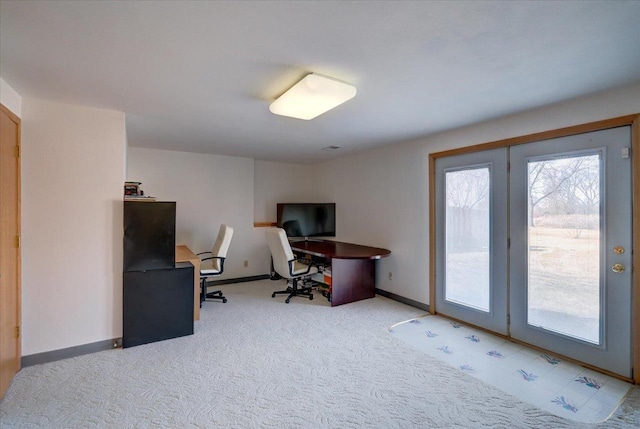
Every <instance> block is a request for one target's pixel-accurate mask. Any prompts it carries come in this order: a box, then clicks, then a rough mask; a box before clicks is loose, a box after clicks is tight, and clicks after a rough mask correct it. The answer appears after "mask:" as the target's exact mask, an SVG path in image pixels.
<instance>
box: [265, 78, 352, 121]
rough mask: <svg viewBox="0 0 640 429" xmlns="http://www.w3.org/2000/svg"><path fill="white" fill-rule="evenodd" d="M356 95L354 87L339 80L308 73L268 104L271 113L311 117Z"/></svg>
mask: <svg viewBox="0 0 640 429" xmlns="http://www.w3.org/2000/svg"><path fill="white" fill-rule="evenodd" d="M355 95H356V88H355V87H354V86H352V85H349V84H347V83H344V82H340V81H339V80H335V79H332V78H330V77H325V76H322V75H319V74H314V73H310V74H308V75H306V76H305V77H303V78H302V80H300V81H299V82H298V83H296V84H295V85H293V86H292V87H291V88H289V90H288V91H287V92H285V93H284V94H282V95H281V96H280V97H278V98H277V99H276V101H274V102H273V103H271V105H270V106H269V110H270V111H271V113H275V114H276V115H282V116H289V117H291V118H297V119H305V120H307V121H308V120H309V119H313V118H315V117H316V116H320V115H322V114H323V113H324V112H326V111H328V110H331V109H333V108H334V107H336V106H339V105H341V104H342V103H344V102H345V101H347V100H350V99H352V98H353V97H355Z"/></svg>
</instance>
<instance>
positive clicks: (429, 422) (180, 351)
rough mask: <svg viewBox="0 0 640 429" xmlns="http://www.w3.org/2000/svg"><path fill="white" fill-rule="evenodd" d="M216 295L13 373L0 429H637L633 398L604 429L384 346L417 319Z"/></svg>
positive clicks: (638, 395) (373, 306)
mask: <svg viewBox="0 0 640 429" xmlns="http://www.w3.org/2000/svg"><path fill="white" fill-rule="evenodd" d="M282 286H283V282H271V281H269V280H264V281H259V282H252V283H242V284H235V285H227V286H224V287H223V289H224V291H225V295H226V296H227V298H229V302H228V303H226V304H222V303H219V302H207V303H205V304H204V306H203V309H202V318H201V321H200V322H197V323H196V333H195V334H194V335H193V336H189V337H184V338H179V339H174V340H169V341H163V342H158V343H153V344H148V345H145V346H139V347H133V348H130V349H124V350H111V351H105V352H101V353H94V354H91V355H86V356H80V357H76V358H72V359H67V360H63V361H58V362H53V363H49V364H45V365H38V366H33V367H29V368H25V369H24V370H22V371H21V372H20V373H19V374H18V375H17V376H16V378H15V379H14V381H13V384H12V386H11V387H10V389H9V391H8V392H7V394H6V395H5V398H4V399H3V400H2V401H1V402H0V427H1V428H32V427H37V428H40V427H46V428H94V427H95V428H98V427H105V428H133V427H135V428H146V427H162V428H170V427H179V428H419V427H424V428H426V427H429V428H438V427H443V428H445V427H446V428H451V427H464V428H473V427H504V428H514V427H517V428H520V427H530V428H541V427H549V428H551V427H552V428H564V427H607V428H608V427H613V428H623V427H629V428H632V427H634V428H635V427H639V426H640V392H639V391H638V390H637V389H636V390H635V391H634V392H633V393H632V394H631V395H630V396H629V397H628V398H627V400H626V401H625V403H624V404H623V405H622V406H621V407H620V408H619V409H618V411H616V413H615V414H614V416H613V417H612V418H610V419H609V420H608V421H607V422H605V423H603V424H601V425H597V426H591V425H581V424H578V423H575V422H571V421H569V420H564V419H562V418H560V417H557V416H553V415H551V414H549V413H547V412H545V411H543V410H540V409H538V408H536V407H534V406H532V405H529V404H527V403H524V402H521V401H520V400H518V399H517V398H515V397H513V396H510V395H508V394H506V393H503V392H501V391H500V390H498V389H497V388H495V387H493V386H490V385H488V384H484V383H483V382H482V381H480V380H477V379H475V378H473V377H471V376H469V375H468V374H465V373H463V372H460V371H458V370H456V369H453V368H451V367H449V366H448V365H447V364H445V363H443V362H440V361H439V360H437V359H434V358H432V357H430V356H428V355H425V354H424V353H422V352H420V351H418V350H415V349H413V348H411V347H410V346H408V345H407V344H405V343H404V342H403V341H401V340H399V339H397V338H394V337H393V336H391V335H389V333H388V328H389V327H390V326H392V325H394V324H396V323H398V322H401V321H403V320H407V319H410V318H414V317H417V316H419V315H421V314H423V311H421V310H417V309H415V308H412V307H409V306H405V305H403V304H399V303H397V302H394V301H391V300H388V299H386V298H382V297H376V298H374V299H369V300H365V301H360V302H357V303H353V304H348V305H344V306H339V307H335V308H331V307H330V306H329V303H328V302H327V301H326V300H324V299H322V298H321V297H320V296H319V295H317V296H316V298H315V299H314V300H313V301H309V300H307V299H303V298H297V299H296V298H294V299H293V300H292V302H291V304H288V305H286V304H284V302H283V301H284V297H277V298H275V299H272V298H271V292H272V291H273V290H276V289H281V288H282Z"/></svg>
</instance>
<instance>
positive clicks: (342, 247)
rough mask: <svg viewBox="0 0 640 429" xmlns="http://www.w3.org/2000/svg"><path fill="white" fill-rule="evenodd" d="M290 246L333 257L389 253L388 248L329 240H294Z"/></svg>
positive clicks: (350, 257)
mask: <svg viewBox="0 0 640 429" xmlns="http://www.w3.org/2000/svg"><path fill="white" fill-rule="evenodd" d="M291 248H292V249H293V250H295V251H298V252H303V253H307V254H309V255H314V256H320V257H322V258H334V259H380V258H385V257H387V256H389V254H391V251H390V250H387V249H381V248H379V247H369V246H361V245H359V244H351V243H342V242H340V241H329V240H317V241H314V240H309V241H294V242H292V243H291Z"/></svg>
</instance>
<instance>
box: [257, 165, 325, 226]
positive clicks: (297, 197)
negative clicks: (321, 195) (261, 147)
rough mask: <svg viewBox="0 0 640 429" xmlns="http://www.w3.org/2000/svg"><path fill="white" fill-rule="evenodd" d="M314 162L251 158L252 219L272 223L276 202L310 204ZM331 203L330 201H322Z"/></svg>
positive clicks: (312, 192) (313, 197) (313, 186)
mask: <svg viewBox="0 0 640 429" xmlns="http://www.w3.org/2000/svg"><path fill="white" fill-rule="evenodd" d="M316 169H317V167H316V166H315V165H303V164H290V163H282V162H270V161H258V160H256V161H255V170H254V171H255V177H254V192H255V195H254V219H255V221H256V222H275V221H276V205H277V204H278V203H311V202H323V201H319V200H318V195H317V194H316V193H315V188H316V181H315V171H316ZM326 202H331V201H326Z"/></svg>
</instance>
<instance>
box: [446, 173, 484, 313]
mask: <svg viewBox="0 0 640 429" xmlns="http://www.w3.org/2000/svg"><path fill="white" fill-rule="evenodd" d="M489 182H490V170H489V167H481V168H470V169H464V170H457V171H447V172H445V187H446V200H447V201H446V207H445V210H446V219H445V220H446V268H445V279H446V284H445V288H444V289H445V299H446V300H447V301H449V302H452V303H456V304H460V305H465V306H467V307H470V308H473V309H476V310H480V311H484V312H487V313H488V312H489V310H490V308H489V301H490V292H491V289H490V284H489V282H490V279H491V259H490V256H491V255H490V253H489V249H490V248H491V242H490V230H491V211H490V205H489V190H490V183H489Z"/></svg>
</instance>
